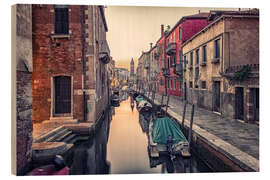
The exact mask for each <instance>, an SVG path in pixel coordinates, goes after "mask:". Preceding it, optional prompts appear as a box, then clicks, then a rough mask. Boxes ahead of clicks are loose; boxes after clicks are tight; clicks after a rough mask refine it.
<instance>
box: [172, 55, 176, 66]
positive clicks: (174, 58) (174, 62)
mask: <svg viewBox="0 0 270 180" xmlns="http://www.w3.org/2000/svg"><path fill="white" fill-rule="evenodd" d="M171 60H172V61H171V66H174V65H175V64H176V57H175V55H173V56H171Z"/></svg>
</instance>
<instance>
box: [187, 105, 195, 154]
mask: <svg viewBox="0 0 270 180" xmlns="http://www.w3.org/2000/svg"><path fill="white" fill-rule="evenodd" d="M193 116H194V104H192V108H191V117H190V123H189V131H188V143H189V151H190V146H191V140H192V125H193Z"/></svg>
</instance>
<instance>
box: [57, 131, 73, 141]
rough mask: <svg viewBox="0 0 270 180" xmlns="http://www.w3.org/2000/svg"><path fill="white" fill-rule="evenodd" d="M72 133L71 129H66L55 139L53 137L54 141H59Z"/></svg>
mask: <svg viewBox="0 0 270 180" xmlns="http://www.w3.org/2000/svg"><path fill="white" fill-rule="evenodd" d="M71 134H72V131H69V130H67V131H66V133H64V134H63V135H61V136H59V137H58V138H57V139H55V140H54V141H55V142H60V141H62V140H63V139H65V138H66V137H68V136H70V135H71Z"/></svg>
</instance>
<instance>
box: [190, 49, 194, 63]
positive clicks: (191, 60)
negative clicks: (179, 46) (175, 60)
mask: <svg viewBox="0 0 270 180" xmlns="http://www.w3.org/2000/svg"><path fill="white" fill-rule="evenodd" d="M192 66H193V52H192V51H191V52H190V67H192Z"/></svg>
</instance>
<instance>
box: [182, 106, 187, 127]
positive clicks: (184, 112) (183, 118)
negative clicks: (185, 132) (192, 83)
mask: <svg viewBox="0 0 270 180" xmlns="http://www.w3.org/2000/svg"><path fill="white" fill-rule="evenodd" d="M186 109H187V101H185V105H184V111H183V116H182V124H181V126H182V129H184V123H185V116H186Z"/></svg>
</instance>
